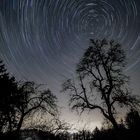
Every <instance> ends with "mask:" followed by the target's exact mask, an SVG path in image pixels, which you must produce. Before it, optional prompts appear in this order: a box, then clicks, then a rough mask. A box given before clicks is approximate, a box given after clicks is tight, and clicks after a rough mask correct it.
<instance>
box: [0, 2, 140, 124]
mask: <svg viewBox="0 0 140 140" xmlns="http://www.w3.org/2000/svg"><path fill="white" fill-rule="evenodd" d="M139 7H140V1H139V0H0V58H1V59H2V60H3V61H4V63H5V64H6V66H7V67H8V70H9V71H10V72H11V73H12V74H13V75H15V76H16V77H18V78H19V80H23V79H25V80H33V81H36V82H38V83H47V85H48V86H49V87H50V89H52V90H53V91H54V92H55V94H57V96H58V98H60V106H61V107H62V108H65V106H66V104H67V97H65V96H64V95H62V93H60V89H61V83H62V81H63V80H64V79H65V77H69V76H71V75H74V70H75V65H76V63H77V62H78V61H79V58H80V56H81V55H82V53H83V51H84V50H85V49H86V48H87V47H88V43H89V39H90V38H95V39H97V38H99V39H100V38H107V39H114V40H116V41H118V42H120V43H121V44H122V46H123V48H124V49H125V50H126V53H127V58H128V65H127V67H126V69H125V71H126V73H127V74H128V75H130V76H131V83H132V89H134V94H140V93H138V92H139V91H140V87H139V81H140V8H139ZM62 114H63V118H65V119H67V118H68V116H69V114H71V113H69V112H68V111H66V110H65V109H64V111H62ZM94 121H97V122H98V119H96V116H95V118H94ZM69 122H70V119H69Z"/></svg>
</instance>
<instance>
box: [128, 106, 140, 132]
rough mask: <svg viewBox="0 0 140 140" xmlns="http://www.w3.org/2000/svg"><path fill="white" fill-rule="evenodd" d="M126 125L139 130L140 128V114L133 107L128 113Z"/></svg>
mask: <svg viewBox="0 0 140 140" xmlns="http://www.w3.org/2000/svg"><path fill="white" fill-rule="evenodd" d="M126 125H127V126H128V128H129V129H133V130H135V131H136V130H139V129H140V115H139V113H138V111H136V110H133V109H131V110H130V112H128V113H127V115H126Z"/></svg>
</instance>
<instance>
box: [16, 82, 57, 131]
mask: <svg viewBox="0 0 140 140" xmlns="http://www.w3.org/2000/svg"><path fill="white" fill-rule="evenodd" d="M39 87H40V86H38V85H36V84H35V83H34V82H23V83H21V84H19V85H18V92H19V97H18V99H17V100H18V101H19V104H18V106H17V110H18V111H17V116H18V117H19V122H18V125H17V130H16V131H17V132H18V133H19V131H20V129H21V127H22V123H23V121H24V119H25V118H26V117H29V116H30V115H31V114H33V113H35V112H36V111H40V113H42V112H45V113H49V114H50V115H52V116H55V115H56V114H57V105H56V96H54V95H53V94H52V92H51V91H50V90H49V89H48V90H42V89H39Z"/></svg>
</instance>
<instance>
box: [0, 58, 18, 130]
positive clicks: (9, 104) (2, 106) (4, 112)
mask: <svg viewBox="0 0 140 140" xmlns="http://www.w3.org/2000/svg"><path fill="white" fill-rule="evenodd" d="M16 93H17V82H16V81H15V77H13V76H10V75H9V73H8V72H7V70H6V68H5V65H4V64H3V62H2V61H1V60H0V132H6V131H12V130H13V129H14V128H15V127H16V124H17V118H16V117H15V116H16V115H15V114H16V109H15V107H16V105H15V96H16Z"/></svg>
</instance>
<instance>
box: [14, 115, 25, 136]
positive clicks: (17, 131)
mask: <svg viewBox="0 0 140 140" xmlns="http://www.w3.org/2000/svg"><path fill="white" fill-rule="evenodd" d="M23 119H24V116H23V115H22V116H21V118H20V120H19V123H18V126H17V129H16V133H17V137H18V138H19V137H20V129H21V126H22V123H23Z"/></svg>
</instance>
